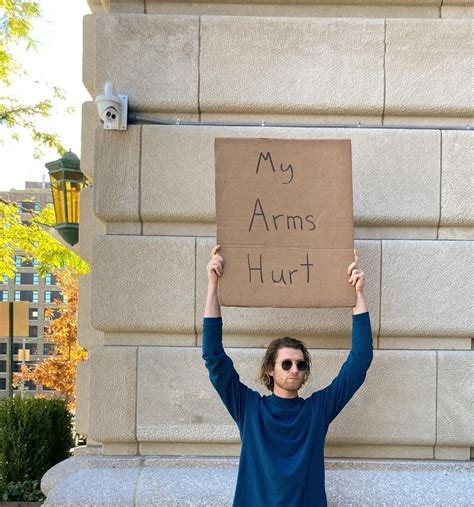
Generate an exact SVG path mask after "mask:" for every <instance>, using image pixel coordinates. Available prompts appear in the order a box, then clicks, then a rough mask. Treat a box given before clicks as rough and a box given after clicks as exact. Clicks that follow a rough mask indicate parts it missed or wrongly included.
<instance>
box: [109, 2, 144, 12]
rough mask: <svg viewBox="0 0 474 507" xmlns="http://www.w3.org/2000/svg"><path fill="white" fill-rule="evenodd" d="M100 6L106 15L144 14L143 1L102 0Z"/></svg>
mask: <svg viewBox="0 0 474 507" xmlns="http://www.w3.org/2000/svg"><path fill="white" fill-rule="evenodd" d="M102 5H103V6H104V10H105V12H107V13H123V14H125V13H126V14H144V13H145V0H102Z"/></svg>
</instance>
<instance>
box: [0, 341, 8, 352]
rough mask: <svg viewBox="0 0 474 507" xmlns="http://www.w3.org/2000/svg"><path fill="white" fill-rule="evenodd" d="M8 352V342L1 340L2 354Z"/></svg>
mask: <svg viewBox="0 0 474 507" xmlns="http://www.w3.org/2000/svg"><path fill="white" fill-rule="evenodd" d="M6 353H7V344H6V343H1V342H0V354H6Z"/></svg>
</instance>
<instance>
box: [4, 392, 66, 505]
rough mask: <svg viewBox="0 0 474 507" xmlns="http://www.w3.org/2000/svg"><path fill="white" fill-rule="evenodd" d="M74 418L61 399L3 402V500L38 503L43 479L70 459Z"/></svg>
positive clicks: (19, 399) (16, 398)
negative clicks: (63, 461) (57, 466)
mask: <svg viewBox="0 0 474 507" xmlns="http://www.w3.org/2000/svg"><path fill="white" fill-rule="evenodd" d="M73 446H74V440H73V437H72V415H71V413H70V412H69V411H68V409H67V406H66V403H65V402H64V401H62V400H54V399H51V400H49V399H35V398H27V399H24V400H22V399H21V398H18V397H15V398H13V399H4V400H1V401H0V478H1V480H0V498H1V499H2V500H3V501H7V500H17V501H37V500H42V499H43V498H44V496H43V495H42V493H41V490H40V488H39V481H40V480H41V477H42V476H43V475H44V474H45V473H46V472H47V471H48V470H49V469H50V468H51V467H52V466H54V465H55V464H56V463H59V462H60V461H62V460H64V459H66V458H68V457H69V456H70V449H71V448H72V447H73Z"/></svg>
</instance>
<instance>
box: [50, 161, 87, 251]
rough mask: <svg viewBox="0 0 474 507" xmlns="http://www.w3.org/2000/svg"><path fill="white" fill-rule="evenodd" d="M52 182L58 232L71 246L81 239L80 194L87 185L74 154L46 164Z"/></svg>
mask: <svg viewBox="0 0 474 507" xmlns="http://www.w3.org/2000/svg"><path fill="white" fill-rule="evenodd" d="M45 166H46V168H47V169H48V172H49V178H50V181H51V191H52V194H53V203H54V211H55V213H56V230H57V231H58V232H59V234H60V235H61V236H62V238H63V239H64V240H65V241H66V242H67V243H69V244H70V245H75V244H76V243H77V241H78V239H79V194H80V192H81V190H82V189H83V188H84V186H85V184H86V177H85V176H84V174H83V173H82V172H81V169H80V167H79V166H80V161H79V159H78V158H77V156H76V155H75V154H74V153H73V152H72V151H68V152H66V153H65V154H64V155H63V156H62V157H61V158H60V159H58V160H54V161H53V162H48V163H47V164H45Z"/></svg>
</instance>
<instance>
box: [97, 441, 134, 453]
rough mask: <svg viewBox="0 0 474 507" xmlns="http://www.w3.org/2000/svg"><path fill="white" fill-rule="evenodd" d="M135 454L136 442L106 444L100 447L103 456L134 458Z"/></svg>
mask: <svg viewBox="0 0 474 507" xmlns="http://www.w3.org/2000/svg"><path fill="white" fill-rule="evenodd" d="M137 453H138V444H137V443H136V442H119V443H116V442H111V443H108V442H106V443H104V444H103V445H102V454H103V455H104V456H134V455H136V454H137Z"/></svg>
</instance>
